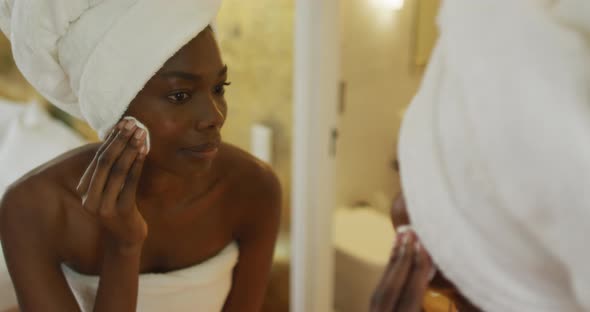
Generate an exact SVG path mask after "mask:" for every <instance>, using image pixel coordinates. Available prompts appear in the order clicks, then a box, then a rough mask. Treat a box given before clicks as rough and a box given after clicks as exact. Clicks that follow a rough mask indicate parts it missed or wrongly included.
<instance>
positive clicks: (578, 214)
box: [399, 0, 590, 312]
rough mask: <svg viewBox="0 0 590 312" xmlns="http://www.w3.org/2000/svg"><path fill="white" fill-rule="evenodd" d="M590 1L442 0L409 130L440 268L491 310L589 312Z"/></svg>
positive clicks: (410, 156)
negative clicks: (434, 42) (436, 32)
mask: <svg viewBox="0 0 590 312" xmlns="http://www.w3.org/2000/svg"><path fill="white" fill-rule="evenodd" d="M589 16H590V1H587V0H555V1H549V0H445V1H443V2H442V8H441V12H440V15H439V17H438V18H439V19H438V22H439V26H440V30H441V35H440V38H439V41H438V43H437V45H436V48H435V51H434V53H433V56H432V60H431V63H430V65H429V68H428V70H427V73H426V75H425V77H424V80H423V82H422V86H421V89H420V91H419V92H418V94H417V95H416V97H415V99H414V100H413V103H412V104H411V106H410V108H409V110H408V111H407V114H406V116H405V119H404V121H403V125H402V129H401V138H400V145H399V154H400V165H401V173H402V184H403V190H404V194H405V196H406V201H407V205H408V209H409V214H410V218H411V221H412V223H413V224H414V226H415V228H416V231H417V233H418V235H419V236H420V238H421V239H422V241H423V243H424V245H425V246H426V248H427V249H428V250H429V251H430V252H431V254H432V256H433V259H434V261H435V262H436V263H437V264H438V266H439V267H440V269H441V270H442V271H443V272H444V273H445V274H446V275H447V276H448V277H449V278H450V279H451V280H452V281H453V282H454V283H456V285H457V286H458V287H459V289H460V290H461V291H462V292H463V293H464V294H465V295H466V296H467V297H468V298H470V299H471V300H472V301H473V302H474V303H475V304H476V305H479V306H480V307H482V308H483V309H484V310H485V311H502V312H506V311H508V312H510V311H514V312H523V311H535V312H543V311H547V312H549V311H552V312H553V311H568V312H575V311H590V265H588V264H589V263H590V249H588V237H590V41H589V35H590V22H589V21H590V18H589Z"/></svg>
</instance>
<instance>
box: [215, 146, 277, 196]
mask: <svg viewBox="0 0 590 312" xmlns="http://www.w3.org/2000/svg"><path fill="white" fill-rule="evenodd" d="M217 166H218V170H220V171H222V172H223V174H224V175H226V176H228V177H229V179H228V180H229V181H231V182H233V183H230V184H231V185H233V186H235V187H239V188H240V189H241V190H243V191H247V192H248V193H250V194H252V192H255V193H258V192H262V193H266V194H268V192H269V191H278V189H280V187H279V186H280V184H279V180H278V178H277V176H276V174H275V172H274V170H273V169H272V167H271V166H270V165H269V164H267V163H265V162H263V161H261V160H259V159H258V158H256V157H255V156H253V155H252V154H250V153H248V152H246V151H244V150H242V149H241V148H239V147H237V146H234V145H231V144H228V143H223V144H222V145H221V147H220V153H219V158H218V162H217Z"/></svg>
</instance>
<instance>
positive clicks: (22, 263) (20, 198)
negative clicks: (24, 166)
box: [0, 185, 80, 312]
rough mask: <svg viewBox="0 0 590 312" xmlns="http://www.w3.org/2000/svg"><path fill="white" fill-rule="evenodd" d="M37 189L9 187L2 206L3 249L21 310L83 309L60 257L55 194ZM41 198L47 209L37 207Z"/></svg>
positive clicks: (1, 229) (59, 236) (0, 215)
mask: <svg viewBox="0 0 590 312" xmlns="http://www.w3.org/2000/svg"><path fill="white" fill-rule="evenodd" d="M27 189H28V191H29V192H27ZM38 190H39V188H37V187H34V186H30V185H21V186H18V187H16V188H13V189H10V190H9V191H7V192H6V194H5V196H4V199H3V201H2V204H1V206H0V237H1V239H2V240H1V242H2V248H3V250H4V258H5V260H6V265H7V267H8V271H9V273H10V277H11V279H12V283H13V284H14V289H15V292H16V295H17V298H18V302H19V307H20V311H23V312H26V311H47V312H53V311H55V312H59V311H67V312H69V311H80V308H79V307H78V304H77V303H76V300H75V298H74V295H73V294H72V292H71V291H70V288H69V286H68V284H67V282H66V280H65V277H64V275H63V272H62V271H61V263H60V260H59V258H58V256H57V249H58V246H57V245H58V243H57V242H58V241H59V240H60V239H61V234H62V231H60V227H58V226H54V225H57V224H59V223H57V222H56V221H58V220H59V218H60V213H59V212H58V209H57V205H56V204H55V200H48V197H49V198H51V197H52V196H44V194H43V193H41V194H39V193H38V192H36V191H38ZM39 191H41V192H43V191H42V190H39ZM31 192H35V195H36V196H35V197H34V198H33V197H32V196H31V194H32V193H31ZM39 200H42V201H43V202H44V205H45V207H44V209H35V207H38V206H39V204H40V201H39ZM0 261H3V260H1V259H0Z"/></svg>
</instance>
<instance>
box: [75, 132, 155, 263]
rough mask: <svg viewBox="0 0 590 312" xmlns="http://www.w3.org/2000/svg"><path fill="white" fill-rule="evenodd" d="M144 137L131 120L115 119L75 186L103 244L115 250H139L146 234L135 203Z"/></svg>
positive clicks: (145, 228) (142, 159)
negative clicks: (99, 228) (97, 223)
mask: <svg viewBox="0 0 590 312" xmlns="http://www.w3.org/2000/svg"><path fill="white" fill-rule="evenodd" d="M145 136H146V133H145V131H144V130H142V129H140V128H138V127H137V126H136V125H135V122H134V121H130V120H123V121H121V122H119V124H117V126H116V127H115V128H114V129H113V131H112V132H111V134H110V135H109V136H108V137H107V138H106V140H105V141H104V143H103V144H102V145H101V146H100V148H99V149H98V152H97V153H96V156H95V157H94V159H93V160H92V162H91V163H90V165H89V166H88V168H87V169H86V172H85V173H84V175H83V176H82V179H81V180H80V183H79V185H78V187H77V190H78V192H79V194H80V196H81V197H82V204H83V207H84V209H85V210H86V211H88V212H89V213H90V214H92V215H94V216H96V217H97V218H98V220H99V221H100V224H101V225H102V228H103V233H104V234H105V238H106V239H107V241H106V243H107V246H109V247H111V248H115V249H116V250H117V251H122V252H124V251H128V250H137V249H138V248H139V249H141V247H142V245H143V242H144V240H145V238H146V237H147V224H146V222H145V220H144V219H143V217H142V216H141V214H140V213H139V211H138V209H137V203H136V192H137V185H138V183H139V178H140V176H141V171H142V168H143V164H144V160H145V157H146V153H147V149H146V147H145V146H144V145H145V143H144V142H145Z"/></svg>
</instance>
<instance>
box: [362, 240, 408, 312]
mask: <svg viewBox="0 0 590 312" xmlns="http://www.w3.org/2000/svg"><path fill="white" fill-rule="evenodd" d="M414 241H415V238H414V236H413V235H412V234H411V233H409V232H405V233H403V232H400V233H399V234H398V240H397V244H396V247H394V251H393V253H392V258H391V260H390V262H389V264H388V267H387V269H386V271H385V274H384V275H383V277H382V278H381V282H380V283H379V286H378V287H377V290H376V291H375V293H374V294H373V298H372V300H371V311H374V312H377V311H379V312H381V311H388V312H389V311H393V309H394V308H395V307H396V305H397V302H398V300H399V298H400V296H401V293H402V291H403V289H404V285H405V283H406V280H407V278H408V274H409V271H410V269H411V266H412V259H413V258H414V248H412V247H411V246H412V245H413V244H414Z"/></svg>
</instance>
